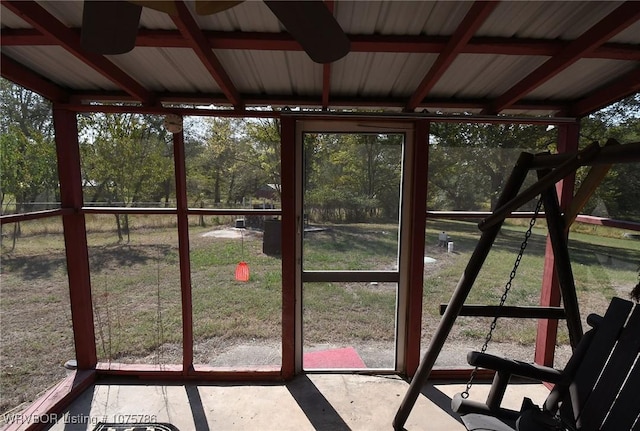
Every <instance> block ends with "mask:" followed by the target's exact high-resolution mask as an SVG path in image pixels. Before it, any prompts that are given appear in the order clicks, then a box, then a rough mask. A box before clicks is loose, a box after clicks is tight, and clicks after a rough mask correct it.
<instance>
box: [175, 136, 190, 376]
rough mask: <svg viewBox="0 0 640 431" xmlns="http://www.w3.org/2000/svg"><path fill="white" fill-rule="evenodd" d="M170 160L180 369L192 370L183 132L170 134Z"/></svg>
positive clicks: (187, 223) (187, 218) (186, 372)
mask: <svg viewBox="0 0 640 431" xmlns="http://www.w3.org/2000/svg"><path fill="white" fill-rule="evenodd" d="M173 159H174V164H175V177H176V207H177V212H178V214H177V217H178V220H177V224H178V252H179V256H180V292H181V299H182V372H183V374H185V375H186V374H189V372H191V371H192V370H193V300H192V296H191V264H190V261H189V217H188V214H187V209H188V205H187V178H186V167H185V155H184V134H183V133H182V132H179V133H174V134H173Z"/></svg>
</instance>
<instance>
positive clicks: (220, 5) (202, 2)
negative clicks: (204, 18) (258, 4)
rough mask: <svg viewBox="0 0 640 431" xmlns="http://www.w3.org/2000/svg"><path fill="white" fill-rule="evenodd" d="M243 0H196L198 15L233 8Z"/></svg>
mask: <svg viewBox="0 0 640 431" xmlns="http://www.w3.org/2000/svg"><path fill="white" fill-rule="evenodd" d="M242 1H243V0H239V1H232V0H229V1H227V0H196V13H197V14H198V15H211V14H214V13H218V12H222V11H225V10H227V9H231V8H232V7H234V6H237V5H239V4H240V3H242Z"/></svg>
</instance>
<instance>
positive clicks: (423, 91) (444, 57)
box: [404, 1, 499, 112]
mask: <svg viewBox="0 0 640 431" xmlns="http://www.w3.org/2000/svg"><path fill="white" fill-rule="evenodd" d="M498 4H499V2H497V1H491V2H487V1H476V2H475V3H473V5H472V6H471V8H470V9H469V11H468V12H467V14H466V16H465V17H464V18H463V19H462V22H460V25H458V28H457V29H456V30H455V31H454V32H453V34H452V35H451V37H450V38H449V42H447V44H446V46H445V47H444V49H443V50H442V52H440V54H439V55H438V58H437V59H436V61H435V63H434V64H433V66H431V69H429V71H428V72H427V74H426V75H425V77H424V78H423V79H422V81H421V82H420V85H418V88H416V90H415V91H414V93H413V94H412V95H411V97H410V98H409V102H408V103H407V105H406V106H405V108H404V109H405V111H408V112H411V111H413V110H415V109H416V107H417V106H418V105H419V104H420V102H421V101H422V99H424V98H425V97H426V96H427V94H429V91H431V89H432V88H433V86H434V85H436V83H437V82H438V81H439V80H440V78H441V77H442V75H444V73H445V72H446V70H447V69H448V68H449V66H451V64H452V63H453V62H454V60H455V59H456V57H457V56H458V55H459V54H461V53H462V52H463V50H464V47H465V46H466V45H467V43H468V42H469V41H470V40H471V38H472V37H473V35H474V34H475V33H476V31H477V30H478V29H479V28H480V26H481V25H482V24H483V23H484V22H485V20H486V19H487V18H488V17H489V15H491V12H493V10H494V9H495V8H496V7H497V6H498Z"/></svg>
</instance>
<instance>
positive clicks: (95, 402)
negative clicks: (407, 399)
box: [51, 374, 548, 431]
mask: <svg viewBox="0 0 640 431" xmlns="http://www.w3.org/2000/svg"><path fill="white" fill-rule="evenodd" d="M407 387H408V384H407V383H406V382H405V381H404V380H402V379H400V378H398V377H395V376H363V375H353V374H307V375H301V376H299V377H297V378H296V379H294V380H293V381H291V382H288V383H285V384H248V383H247V384H243V383H238V384H232V383H220V384H175V385H151V384H149V385H145V384H140V383H139V382H136V383H131V384H127V383H123V382H121V381H119V382H117V383H116V382H113V383H110V384H106V383H102V382H101V383H100V384H97V385H95V386H92V387H90V388H89V389H88V390H87V391H85V392H84V393H83V394H82V395H81V396H80V397H79V398H78V399H76V400H75V402H74V403H73V404H72V405H71V406H70V408H69V409H68V411H67V413H66V416H65V417H64V418H63V420H62V421H60V422H59V423H58V424H57V425H55V426H54V427H53V428H51V429H52V430H57V431H62V430H64V431H76V430H93V428H94V427H95V425H96V423H97V422H99V421H108V422H127V421H129V422H136V421H138V422H139V421H151V422H168V423H171V424H173V425H175V426H176V427H177V428H178V429H179V430H180V431H192V430H194V431H196V430H197V431H208V430H261V431H264V430H278V431H280V430H295V431H301V430H331V431H335V430H367V431H369V430H391V429H392V428H393V427H392V421H393V418H394V416H395V414H396V411H397V409H398V406H399V405H400V402H401V401H402V399H403V397H404V394H405V392H406V390H407ZM463 389H464V385H463V384H440V383H438V384H435V385H433V384H428V385H426V386H425V388H424V390H423V392H422V395H421V396H420V397H419V398H418V401H417V402H416V405H415V407H414V409H413V410H412V412H411V415H410V416H409V419H408V420H407V423H406V425H405V429H406V430H407V431H412V430H431V431H445V430H446V431H456V430H464V427H463V426H462V425H461V423H460V422H459V420H458V419H457V418H456V417H455V415H454V414H453V413H451V410H450V402H451V397H452V396H453V395H454V394H456V393H458V392H461V391H462V390H463ZM488 389H489V385H487V384H479V383H476V385H475V386H474V387H473V389H472V392H471V399H478V400H482V399H484V397H486V394H487V392H488ZM547 394H548V390H547V389H546V388H545V387H544V386H542V385H537V384H523V385H513V386H512V387H510V389H509V390H508V391H507V397H506V399H505V402H504V403H503V405H504V406H506V407H510V408H515V409H519V407H520V403H521V400H522V397H523V396H528V397H530V398H532V399H533V400H534V402H536V403H538V404H540V403H542V401H543V400H544V398H545V397H546V395H547Z"/></svg>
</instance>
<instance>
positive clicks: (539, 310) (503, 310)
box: [440, 304, 566, 319]
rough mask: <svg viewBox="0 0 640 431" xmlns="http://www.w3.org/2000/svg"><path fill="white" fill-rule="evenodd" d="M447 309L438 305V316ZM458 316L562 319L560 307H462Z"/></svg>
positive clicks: (562, 314)
mask: <svg viewBox="0 0 640 431" xmlns="http://www.w3.org/2000/svg"><path fill="white" fill-rule="evenodd" d="M446 309H447V304H440V315H443V314H444V312H445V310H446ZM459 316H474V317H514V318H520V319H564V318H566V316H565V312H564V308H562V307H535V306H510V305H503V306H498V305H463V306H462V310H460V314H459Z"/></svg>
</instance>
